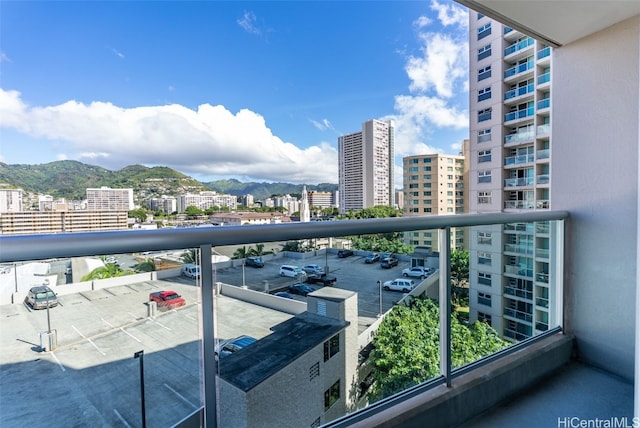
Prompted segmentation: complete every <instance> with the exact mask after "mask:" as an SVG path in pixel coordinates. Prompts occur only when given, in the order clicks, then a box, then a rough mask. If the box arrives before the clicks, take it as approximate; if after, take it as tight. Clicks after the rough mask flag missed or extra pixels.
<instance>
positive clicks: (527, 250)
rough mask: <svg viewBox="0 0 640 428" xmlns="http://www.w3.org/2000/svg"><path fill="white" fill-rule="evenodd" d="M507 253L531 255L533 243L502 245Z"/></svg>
mask: <svg viewBox="0 0 640 428" xmlns="http://www.w3.org/2000/svg"><path fill="white" fill-rule="evenodd" d="M504 251H505V252H507V253H518V254H533V243H529V244H504Z"/></svg>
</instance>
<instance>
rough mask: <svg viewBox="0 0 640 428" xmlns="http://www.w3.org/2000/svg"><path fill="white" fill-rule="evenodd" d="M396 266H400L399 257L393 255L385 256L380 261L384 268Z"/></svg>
mask: <svg viewBox="0 0 640 428" xmlns="http://www.w3.org/2000/svg"><path fill="white" fill-rule="evenodd" d="M394 266H398V259H397V258H395V257H393V256H390V257H387V258H384V259H382V261H381V262H380V267H381V268H383V269H391V268H392V267H394Z"/></svg>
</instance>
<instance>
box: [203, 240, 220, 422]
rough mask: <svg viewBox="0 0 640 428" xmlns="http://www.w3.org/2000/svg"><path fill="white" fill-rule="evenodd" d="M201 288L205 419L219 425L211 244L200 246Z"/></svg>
mask: <svg viewBox="0 0 640 428" xmlns="http://www.w3.org/2000/svg"><path fill="white" fill-rule="evenodd" d="M200 289H201V296H202V304H201V306H200V307H201V308H202V309H201V310H202V314H201V317H202V367H203V376H204V398H205V403H204V421H205V426H206V427H210V428H215V427H217V426H218V402H217V393H216V391H217V385H216V382H217V379H216V377H217V375H218V360H217V358H216V339H215V313H214V304H213V298H214V281H213V263H212V262H211V245H210V244H209V245H201V246H200Z"/></svg>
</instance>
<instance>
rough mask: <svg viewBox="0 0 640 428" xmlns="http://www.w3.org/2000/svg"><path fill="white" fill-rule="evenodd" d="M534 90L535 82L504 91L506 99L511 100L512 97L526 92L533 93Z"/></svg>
mask: <svg viewBox="0 0 640 428" xmlns="http://www.w3.org/2000/svg"><path fill="white" fill-rule="evenodd" d="M533 91H534V86H533V83H530V84H528V85H527V86H520V87H519V88H515V89H511V90H510V91H507V92H505V93H504V100H505V101H507V100H510V99H511V98H515V97H520V96H522V95H526V94H532V93H533Z"/></svg>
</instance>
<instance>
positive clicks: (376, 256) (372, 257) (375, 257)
mask: <svg viewBox="0 0 640 428" xmlns="http://www.w3.org/2000/svg"><path fill="white" fill-rule="evenodd" d="M379 261H380V254H378V253H373V254H369V255H368V256H367V257H365V258H364V262H365V263H367V264H371V263H375V262H379Z"/></svg>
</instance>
